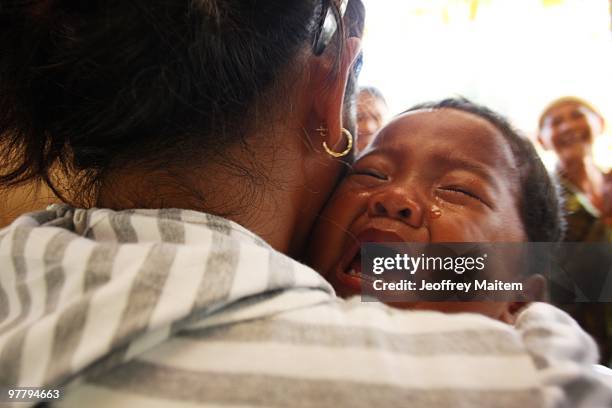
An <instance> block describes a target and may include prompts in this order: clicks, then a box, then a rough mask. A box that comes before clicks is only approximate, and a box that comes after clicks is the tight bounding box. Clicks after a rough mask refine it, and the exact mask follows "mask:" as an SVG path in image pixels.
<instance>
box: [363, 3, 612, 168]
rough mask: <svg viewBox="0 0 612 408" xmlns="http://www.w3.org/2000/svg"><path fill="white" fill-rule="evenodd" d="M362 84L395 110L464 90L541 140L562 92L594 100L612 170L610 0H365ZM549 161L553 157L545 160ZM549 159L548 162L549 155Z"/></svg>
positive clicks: (603, 153) (602, 155)
mask: <svg viewBox="0 0 612 408" xmlns="http://www.w3.org/2000/svg"><path fill="white" fill-rule="evenodd" d="M364 4H365V6H366V11H367V17H366V32H365V34H364V41H363V52H364V66H363V70H362V74H361V78H360V84H361V85H374V86H376V87H378V88H379V89H381V91H382V92H383V93H384V95H385V97H386V98H387V101H388V103H389V106H390V108H391V110H392V112H393V113H399V112H401V111H402V110H404V109H407V108H408V107H410V106H411V105H413V104H415V103H419V102H425V101H430V100H436V99H440V98H444V97H448V96H457V95H462V96H465V97H468V98H470V99H472V100H474V101H476V102H479V103H482V104H485V105H487V106H489V107H491V108H492V109H494V110H497V111H499V112H500V113H502V114H504V115H506V116H507V117H509V118H510V119H511V120H512V121H513V123H514V124H515V126H517V127H518V128H520V129H522V130H523V131H524V132H525V133H527V134H528V135H530V136H531V137H533V136H534V135H535V133H536V130H537V129H536V128H537V118H538V116H539V113H540V111H541V110H542V108H543V107H544V106H545V105H546V104H547V103H548V102H549V101H551V100H553V99H556V98H558V97H560V96H565V95H574V96H578V97H581V98H583V99H586V100H588V101H590V102H591V103H592V104H593V105H595V106H596V107H597V108H598V109H599V110H600V111H601V112H602V114H603V115H604V116H605V118H606V120H607V130H606V134H605V135H604V137H600V138H599V139H598V140H597V142H596V146H595V155H596V161H597V162H598V164H599V165H600V166H602V167H603V168H604V169H608V168H610V167H612V137H611V135H610V130H611V129H612V33H611V31H610V10H609V8H610V3H609V1H608V0H587V1H584V0H512V1H509V0H364ZM545 159H547V157H545ZM547 161H548V160H547Z"/></svg>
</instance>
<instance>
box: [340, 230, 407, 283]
mask: <svg viewBox="0 0 612 408" xmlns="http://www.w3.org/2000/svg"><path fill="white" fill-rule="evenodd" d="M401 242H403V239H402V237H400V236H399V235H397V234H395V233H393V232H388V231H382V230H378V229H367V230H364V231H363V232H361V233H359V234H358V235H357V237H356V239H355V240H354V242H352V243H351V244H350V245H349V247H348V248H347V249H346V250H345V251H344V256H343V257H342V258H341V259H340V262H339V263H338V267H337V268H336V273H335V278H336V281H337V282H338V283H339V284H340V285H341V286H342V288H341V289H342V290H341V292H344V291H348V292H349V294H359V293H361V292H362V285H363V284H364V283H365V282H367V283H368V284H371V283H373V282H374V281H375V280H377V279H381V277H379V276H377V275H374V274H373V272H372V271H363V270H362V262H361V261H362V259H361V246H362V244H364V243H401ZM380 249H381V251H384V252H387V251H386V249H387V248H385V247H381V248H380ZM395 254H397V249H396V248H393V247H391V246H390V247H388V254H387V255H388V256H390V257H393V256H394V255H395Z"/></svg>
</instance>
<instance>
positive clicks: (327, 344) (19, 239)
mask: <svg viewBox="0 0 612 408" xmlns="http://www.w3.org/2000/svg"><path fill="white" fill-rule="evenodd" d="M568 319H569V318H568V317H567V316H566V315H564V314H563V313H562V312H560V311H557V310H556V309H554V308H552V307H550V306H547V305H543V304H542V305H535V306H532V307H530V308H528V309H527V311H526V312H524V313H523V315H522V316H521V318H520V319H519V324H517V328H512V327H510V326H507V325H505V324H502V323H500V322H496V321H493V320H490V319H487V318H484V317H481V316H478V315H469V314H465V315H455V316H450V315H444V314H441V313H436V312H402V311H396V310H393V309H390V308H388V307H386V306H383V305H375V304H361V303H359V302H358V301H356V300H352V301H349V302H344V301H341V300H339V299H337V298H336V297H335V295H334V293H333V290H332V289H331V287H330V286H329V285H328V284H327V282H325V281H324V280H323V279H322V278H321V277H320V276H319V275H318V274H317V273H316V272H314V271H313V270H311V269H309V268H308V267H306V266H304V265H302V264H300V263H298V262H296V261H294V260H292V259H290V258H288V257H286V256H285V255H283V254H280V253H278V252H276V251H274V250H273V249H272V248H271V247H269V246H268V245H267V244H266V243H265V242H264V241H263V240H261V239H260V238H258V237H257V236H255V235H254V234H252V233H251V232H249V231H248V230H246V229H244V228H243V227H241V226H239V225H237V224H235V223H233V222H230V221H227V220H225V219H222V218H219V217H215V216H212V215H208V214H203V213H198V212H193V211H186V210H175V209H168V210H132V211H121V212H114V211H110V210H103V209H92V210H83V209H72V208H70V207H67V206H59V205H56V206H52V207H50V208H49V209H48V210H47V211H44V212H39V213H32V214H28V215H25V216H22V217H21V218H19V219H17V220H16V221H15V222H14V223H13V224H12V225H11V226H9V227H8V228H6V229H4V230H2V231H0V386H46V387H50V386H62V387H65V390H66V394H65V397H64V399H63V400H62V401H61V402H59V403H58V405H60V406H74V407H82V406H85V405H86V406H88V407H92V406H94V407H95V406H101V407H102V406H113V407H115V406H126V407H135V406H146V407H158V406H159V407H168V406H177V407H195V406H219V405H224V406H297V407H302V406H303V407H319V406H322V407H325V406H330V407H331V406H333V407H337V406H347V407H348V406H350V407H360V406H364V407H365V406H368V407H370V406H373V405H381V406H411V407H448V406H499V407H521V408H524V407H531V406H559V407H561V406H607V404H609V403H610V401H611V400H610V392H609V389H608V388H607V387H606V385H605V384H604V383H603V382H601V381H600V380H599V379H598V378H596V377H595V376H593V375H592V372H591V371H592V370H591V369H590V367H591V364H592V363H593V362H594V361H595V359H596V357H597V356H596V351H595V346H594V344H593V342H592V340H590V338H588V336H586V335H585V334H584V333H582V332H581V331H580V330H579V329H578V328H577V327H576V326H575V323H574V322H573V321H571V319H569V320H568ZM559 336H561V338H562V341H561V342H559V341H560V340H559ZM559 344H561V346H559ZM594 401H595V402H596V403H597V404H599V405H593V403H594ZM600 403H601V404H603V405H601V404H600Z"/></svg>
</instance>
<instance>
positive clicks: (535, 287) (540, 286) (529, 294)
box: [523, 274, 546, 302]
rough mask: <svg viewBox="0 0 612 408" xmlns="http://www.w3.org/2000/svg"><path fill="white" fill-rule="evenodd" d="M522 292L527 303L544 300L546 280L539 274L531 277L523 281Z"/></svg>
mask: <svg viewBox="0 0 612 408" xmlns="http://www.w3.org/2000/svg"><path fill="white" fill-rule="evenodd" d="M523 292H524V293H525V298H526V300H527V301H531V302H542V301H544V300H546V279H545V278H544V276H542V275H540V274H534V275H531V276H530V277H528V278H527V279H525V280H524V281H523Z"/></svg>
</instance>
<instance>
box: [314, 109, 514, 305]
mask: <svg viewBox="0 0 612 408" xmlns="http://www.w3.org/2000/svg"><path fill="white" fill-rule="evenodd" d="M517 173H518V172H517V170H516V163H515V160H514V156H513V154H512V152H511V149H510V146H509V144H508V143H507V142H506V140H505V139H504V137H503V136H502V134H501V133H500V132H499V131H498V130H497V129H496V128H495V127H494V126H493V125H491V124H490V123H489V122H488V121H486V120H484V119H482V118H480V117H478V116H476V115H472V114H469V113H466V112H462V111H458V110H452V109H441V110H434V111H416V112H411V113H408V114H404V115H402V116H400V117H398V118H396V119H395V120H393V121H392V122H391V123H389V124H388V125H387V126H386V127H384V128H383V129H382V130H381V131H380V133H379V135H378V136H377V138H376V139H375V140H374V142H373V144H372V145H371V146H370V148H369V149H367V150H366V151H364V152H363V154H362V155H361V156H359V157H358V158H357V160H356V162H355V164H354V165H353V168H352V171H351V172H350V174H349V175H348V176H347V177H346V178H345V180H344V181H343V182H342V184H341V185H340V186H339V187H338V189H337V190H336V192H335V194H334V196H333V197H332V198H331V200H330V202H329V203H328V205H327V207H326V208H325V209H324V211H323V213H322V215H321V217H320V219H319V222H318V224H317V226H316V227H315V230H314V233H313V236H312V237H311V248H310V252H309V255H310V261H311V264H312V265H313V267H314V268H315V269H317V270H318V271H320V272H321V273H322V274H323V275H324V276H325V277H326V278H327V279H328V280H329V281H330V282H331V283H332V285H333V286H334V287H335V289H336V290H337V291H338V293H339V294H340V295H342V296H347V295H351V294H357V293H359V291H360V287H361V281H360V279H359V278H358V277H356V276H351V275H349V274H348V273H347V271H348V267H349V265H350V263H351V262H352V261H353V260H354V259H355V257H356V256H357V254H358V251H359V248H360V244H361V243H362V242H421V243H429V242H521V241H525V240H526V234H525V231H524V228H523V226H522V222H521V218H520V215H519V209H518V208H519V203H518V199H517V197H519V196H520V186H519V179H518V174H517Z"/></svg>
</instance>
